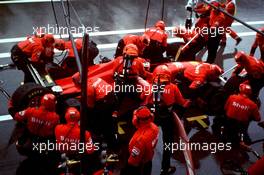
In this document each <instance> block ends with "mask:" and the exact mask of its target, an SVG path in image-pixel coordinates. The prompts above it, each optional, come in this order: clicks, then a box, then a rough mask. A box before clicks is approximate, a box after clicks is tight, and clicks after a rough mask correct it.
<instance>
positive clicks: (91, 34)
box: [0, 21, 264, 44]
mask: <svg viewBox="0 0 264 175" xmlns="http://www.w3.org/2000/svg"><path fill="white" fill-rule="evenodd" d="M246 23H247V24H250V25H261V24H264V21H249V22H246ZM233 26H242V24H240V23H233ZM174 28H175V27H174V26H173V27H166V30H167V31H171V30H172V29H174ZM144 31H145V29H130V30H113V31H102V32H91V33H89V35H90V36H107V35H124V34H129V33H131V34H134V33H143V32H144ZM73 36H74V37H82V33H78V34H74V35H73ZM55 37H56V38H59V37H60V36H59V35H55ZM68 37H69V36H68V35H62V38H68ZM25 39H26V37H17V38H3V39H0V44H2V43H14V42H19V41H23V40H25Z"/></svg>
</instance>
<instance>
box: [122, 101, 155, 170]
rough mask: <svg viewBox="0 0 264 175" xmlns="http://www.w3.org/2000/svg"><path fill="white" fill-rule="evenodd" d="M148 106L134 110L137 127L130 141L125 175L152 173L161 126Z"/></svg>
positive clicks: (133, 121) (134, 121) (133, 120)
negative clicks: (155, 121)
mask: <svg viewBox="0 0 264 175" xmlns="http://www.w3.org/2000/svg"><path fill="white" fill-rule="evenodd" d="M153 120H154V116H153V114H152V113H151V112H150V110H149V109H148V108H147V107H146V106H142V107H140V108H138V109H137V110H135V111H134V114H133V119H132V123H133V125H134V126H135V127H136V128H137V131H136V132H135V133H134V135H133V137H132V138H131V140H130V142H129V148H128V150H129V158H128V164H127V167H126V168H125V170H124V172H122V173H121V174H123V175H135V174H137V175H151V169H152V159H153V156H154V149H155V147H156V144H157V142H158V134H159V128H158V127H157V126H156V125H155V124H154V123H153Z"/></svg>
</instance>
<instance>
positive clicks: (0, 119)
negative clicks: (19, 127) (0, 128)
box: [0, 115, 13, 122]
mask: <svg viewBox="0 0 264 175" xmlns="http://www.w3.org/2000/svg"><path fill="white" fill-rule="evenodd" d="M8 120H13V117H12V116H11V115H1V116H0V122H3V121H8Z"/></svg>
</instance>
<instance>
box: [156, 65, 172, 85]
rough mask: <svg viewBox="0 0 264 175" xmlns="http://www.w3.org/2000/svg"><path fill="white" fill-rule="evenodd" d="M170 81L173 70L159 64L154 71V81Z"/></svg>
mask: <svg viewBox="0 0 264 175" xmlns="http://www.w3.org/2000/svg"><path fill="white" fill-rule="evenodd" d="M158 81H160V82H161V83H162V82H170V81H171V71H170V69H169V68H168V66H166V65H160V66H157V67H156V68H155V69H154V71H153V82H158Z"/></svg>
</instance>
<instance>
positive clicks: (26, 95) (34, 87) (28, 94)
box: [8, 83, 51, 113]
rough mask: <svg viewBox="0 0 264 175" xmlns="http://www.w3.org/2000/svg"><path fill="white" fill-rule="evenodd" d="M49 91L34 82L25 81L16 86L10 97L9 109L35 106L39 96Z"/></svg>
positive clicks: (14, 109) (18, 109)
mask: <svg viewBox="0 0 264 175" xmlns="http://www.w3.org/2000/svg"><path fill="white" fill-rule="evenodd" d="M50 92H51V91H50V90H49V89H47V88H44V87H43V86H41V85H38V84H35V83H26V84H24V85H22V86H20V87H18V88H17V89H16V90H15V92H14V93H13V95H12V97H11V105H10V106H9V109H8V110H9V111H12V113H13V112H14V111H16V112H18V111H21V110H23V109H25V108H27V107H28V106H36V105H38V104H39V100H40V97H41V96H43V95H44V94H47V93H50Z"/></svg>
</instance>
